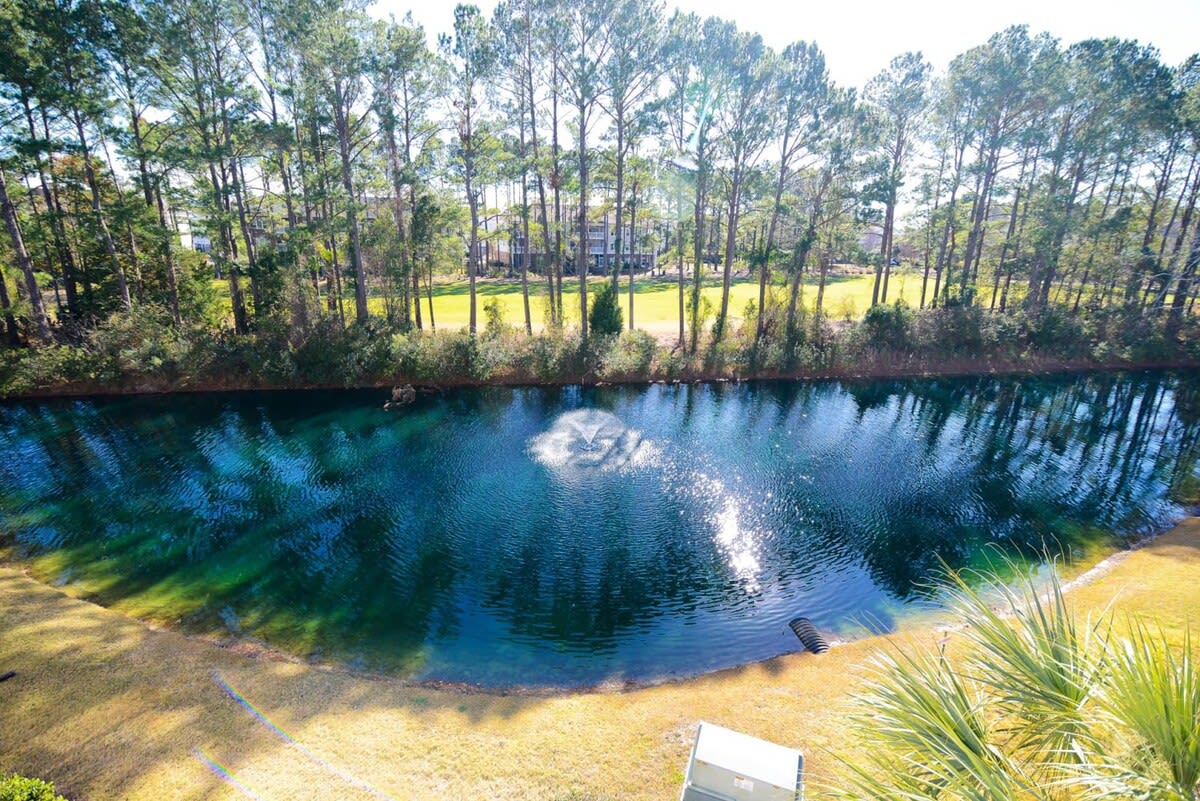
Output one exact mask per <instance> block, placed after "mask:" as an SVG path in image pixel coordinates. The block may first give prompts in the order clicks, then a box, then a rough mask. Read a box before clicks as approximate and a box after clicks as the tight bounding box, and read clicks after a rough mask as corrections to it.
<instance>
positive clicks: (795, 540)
mask: <svg viewBox="0 0 1200 801" xmlns="http://www.w3.org/2000/svg"><path fill="white" fill-rule="evenodd" d="M383 400H384V398H381V397H380V394H379V393H378V392H366V391H363V392H308V393H285V392H281V393H261V394H257V393H234V394H213V395H186V396H164V397H132V398H113V399H103V400H60V401H28V402H12V403H0V452H3V453H4V454H6V455H7V457H8V458H6V459H4V460H0V540H3V542H4V543H6V544H10V545H12V546H13V547H12V548H11V552H12V553H14V554H15V555H16V556H17V557H18V558H22V559H24V560H26V562H27V563H28V565H29V567H30V569H31V571H32V573H33V574H34V575H35V576H37V577H38V578H40V579H42V580H44V581H47V582H50V583H53V584H56V585H59V586H70V587H72V588H73V589H74V591H76V592H78V593H84V594H88V595H89V596H91V597H93V598H95V599H96V600H98V601H99V602H101V603H104V604H109V605H113V606H115V607H117V608H118V609H120V610H122V611H124V612H127V613H129V614H133V615H137V616H140V617H143V618H146V619H150V620H154V621H160V622H164V623H168V624H171V625H176V626H179V627H181V628H183V629H185V630H187V631H195V632H202V633H206V634H214V635H216V636H220V637H240V638H254V639H255V640H258V641H262V642H265V643H267V644H269V645H272V646H275V647H278V648H280V649H284V650H287V651H289V652H291V653H294V654H296V655H298V656H301V657H303V658H306V659H309V660H312V661H314V662H333V663H337V664H343V665H347V666H350V667H352V668H362V669H367V670H372V671H381V672H387V673H392V674H396V675H401V676H405V677H411V678H416V679H434V680H439V681H449V682H466V683H471V684H478V685H485V686H513V685H553V686H578V685H584V684H593V683H596V682H601V681H609V680H613V681H623V680H629V679H633V680H649V679H658V678H664V677H671V676H680V675H687V674H694V673H699V672H703V671H708V670H714V669H718V668H723V667H729V666H733V665H738V664H743V663H746V662H750V661H754V660H759V659H765V658H767V657H771V656H774V655H777V654H780V653H784V652H787V651H792V650H796V649H797V648H798V647H799V644H798V642H797V641H796V639H795V637H794V636H793V635H791V633H790V632H789V631H788V630H787V625H786V624H787V621H788V620H790V619H791V618H793V617H795V616H797V615H802V616H804V617H808V618H809V619H811V620H812V621H813V622H814V624H815V625H816V626H817V627H818V628H820V629H821V630H822V631H823V632H825V633H826V634H827V635H830V636H834V637H854V636H859V635H861V634H864V633H866V632H887V631H891V630H893V629H895V628H896V627H897V626H901V625H904V623H905V621H906V620H908V619H911V618H912V616H913V615H916V614H923V613H924V612H925V611H926V610H928V609H931V608H934V607H935V606H936V602H937V598H936V596H935V595H933V594H931V592H930V591H929V589H928V588H929V586H930V584H931V582H933V581H934V580H935V579H936V577H937V575H938V571H939V570H941V567H942V565H943V563H945V564H949V565H950V566H952V567H983V566H986V565H988V564H989V563H993V562H995V557H996V556H997V555H998V554H1006V555H1009V556H1012V557H1015V558H1016V559H1017V560H1018V562H1019V563H1020V564H1025V565H1028V566H1029V567H1031V568H1034V569H1039V568H1038V564H1039V561H1040V559H1041V557H1042V555H1043V553H1044V550H1045V549H1046V548H1050V549H1052V550H1054V551H1058V550H1061V551H1063V552H1065V554H1066V555H1067V556H1068V557H1071V556H1081V555H1085V554H1088V553H1095V551H1096V550H1097V549H1102V548H1105V547H1112V546H1113V545H1115V544H1117V543H1119V542H1120V541H1121V540H1122V539H1123V538H1128V537H1133V536H1137V535H1138V534H1139V533H1140V532H1144V531H1146V530H1148V529H1153V528H1156V527H1160V526H1162V525H1164V524H1165V523H1167V522H1169V521H1170V520H1172V519H1173V518H1174V517H1176V516H1177V515H1179V514H1180V513H1181V508H1180V507H1179V506H1178V505H1177V504H1176V503H1175V502H1174V501H1172V500H1171V493H1172V492H1173V490H1174V488H1177V487H1181V486H1188V485H1190V484H1191V483H1192V482H1194V481H1195V480H1196V471H1197V459H1198V458H1200V378H1198V377H1197V376H1194V375H1190V374H1180V375H1173V374H1170V373H1162V372H1147V373H1138V374H1130V375H1124V374H1116V373H1098V374H1090V375H1072V376H1059V377H1046V378H1020V379H1017V378H959V379H940V380H939V379H929V380H913V381H861V382H845V383H837V382H809V383H796V382H793V383H785V382H777V383H772V382H764V383H748V384H726V385H667V386H664V385H653V386H644V387H587V388H584V387H561V388H484V389H471V390H459V391H453V392H446V393H444V394H439V395H436V396H423V397H421V398H420V399H418V401H417V402H416V403H414V404H412V405H411V406H407V407H405V408H404V409H403V410H402V411H398V412H387V411H384V410H383V409H382V408H381V405H382V401H383Z"/></svg>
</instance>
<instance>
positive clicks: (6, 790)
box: [0, 773, 67, 801]
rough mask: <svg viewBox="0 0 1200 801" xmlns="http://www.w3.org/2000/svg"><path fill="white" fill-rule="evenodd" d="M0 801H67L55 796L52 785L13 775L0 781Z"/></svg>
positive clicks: (39, 780)
mask: <svg viewBox="0 0 1200 801" xmlns="http://www.w3.org/2000/svg"><path fill="white" fill-rule="evenodd" d="M0 801H67V799H65V798H63V797H62V796H61V795H55V793H54V785H53V784H51V783H50V782H44V781H42V780H41V779H27V778H25V777H24V776H18V775H16V774H15V773H14V774H13V775H11V776H8V777H6V778H4V779H0Z"/></svg>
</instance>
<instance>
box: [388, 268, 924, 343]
mask: <svg viewBox="0 0 1200 801" xmlns="http://www.w3.org/2000/svg"><path fill="white" fill-rule="evenodd" d="M604 280H605V279H603V278H593V279H591V280H590V282H589V297H590V296H591V293H592V292H594V291H595V290H596V289H597V288H598V287H599V286H600V284H601V283H602V282H603V281H604ZM628 281H629V279H628V277H627V276H623V277H622V279H621V310H622V313H623V314H625V315H626V324H628V313H629V284H628ZM873 281H874V278H873V276H870V275H865V274H863V275H859V274H854V275H832V276H829V278H828V279H827V280H826V285H825V297H824V301H823V306H824V308H825V311H826V313H828V314H830V315H832V316H834V317H836V318H839V319H842V318H857V317H860V316H862V314H863V313H864V312H865V311H866V309H867V307H868V306H870V304H871V288H872V284H873ZM635 288H636V292H635V296H634V323H635V324H636V327H638V328H642V329H644V330H646V331H649V332H651V333H655V334H659V333H664V332H670V331H675V330H678V326H679V289H678V284H677V283H676V280H675V279H674V278H652V279H651V278H641V277H639V278H638V279H637V281H636V283H635ZM529 290H530V291H529V307H530V308H529V310H530V317H531V319H532V321H533V325H534V328H535V329H537V328H539V327H540V326H541V325H542V323H543V322H544V320H545V315H546V311H545V309H546V296H547V294H548V287H547V286H546V284H545V282H543V281H542V279H541V278H540V277H538V278H537V279H536V280H535V279H534V277H533V276H531V277H530V287H529ZM685 291H686V293H689V294H687V297H689V298H690V292H691V284H690V283H689V284H688V285H687V288H686V290H685ZM772 291H773V292H775V293H776V294H777V296H778V297H779V298H784V297H786V294H785V293H786V289H785V287H783V286H782V285H779V284H776V285H773V287H772ZM476 292H477V295H478V298H477V303H478V312H477V313H478V316H479V321H478V324H479V325H480V326H482V325H483V324H484V315H483V305H484V304H485V303H487V302H488V301H489V300H492V299H493V298H494V299H497V300H499V301H500V303H501V308H502V310H503V312H502V314H503V319H504V322H505V323H507V324H509V325H516V326H521V325H524V321H525V312H524V308H523V304H522V300H521V284H520V282H519V281H507V280H490V279H489V280H486V281H480V282H479V283H478V285H477V289H476ZM563 295H564V299H563V300H564V306H565V307H566V310H567V321H568V323H572V322H578V320H579V282H578V280H577V279H575V278H574V277H571V276H568V277H565V278H564V279H563ZM888 295H889V298H888V299H889V301H890V300H894V299H896V298H900V297H903V298H904V300H905V301H906V302H908V303H910V304H912V305H916V304H917V302H918V301H919V300H920V296H921V278H920V276H919V275H917V274H916V273H912V272H909V271H904V272H902V273H900V274H899V275H894V276H893V277H892V282H891V284H890V286H889V290H888ZM729 296H730V297H729V309H730V317H731V319H732V320H735V321H740V320H741V319H742V317H743V316H744V312H745V310H746V304H747V303H749V302H750V301H754V302H755V303H757V302H758V280H757V279H756V278H741V279H738V280H736V281H734V282H733V285H732V287H731V288H730V292H729ZM816 296H817V289H816V282H815V279H814V280H813V281H810V282H806V284H805V285H804V294H803V301H804V303H805V305H806V306H807V307H808V308H810V309H811V308H813V307H814V306H815V304H816ZM702 297H703V298H704V299H705V300H707V301H708V302H709V304H711V306H710V308H711V312H712V316H715V314H716V312H717V311H718V310H719V309H720V306H721V279H720V275H719V274H715V273H710V274H708V275H706V276H705V279H704V289H703V295H702ZM371 307H372V308H371V310H372V311H376V312H379V313H382V311H383V300H382V298H372V299H371ZM428 308H429V301H428V299H425V300H423V302H422V313H423V314H426V318H427V312H428ZM433 312H434V321H435V322H436V324H437V326H438V327H439V328H461V327H463V326H465V325H467V323H468V321H469V320H470V294H469V291H468V288H467V282H466V281H454V282H448V283H442V284H438V285H437V286H435V287H434V293H433ZM710 320H711V317H710Z"/></svg>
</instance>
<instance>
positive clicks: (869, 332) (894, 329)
mask: <svg viewBox="0 0 1200 801" xmlns="http://www.w3.org/2000/svg"><path fill="white" fill-rule="evenodd" d="M912 319H913V312H912V309H910V308H909V307H908V306H907V305H905V303H904V301H901V300H898V301H896V302H895V303H894V304H893V305H891V306H885V305H883V304H879V305H876V306H872V307H871V308H870V309H868V310H867V315H866V316H865V317H864V318H863V322H862V326H863V330H864V331H865V332H866V337H867V344H868V345H872V346H874V347H877V348H890V349H900V348H904V347H907V345H908V344H909V326H910V325H911V324H912Z"/></svg>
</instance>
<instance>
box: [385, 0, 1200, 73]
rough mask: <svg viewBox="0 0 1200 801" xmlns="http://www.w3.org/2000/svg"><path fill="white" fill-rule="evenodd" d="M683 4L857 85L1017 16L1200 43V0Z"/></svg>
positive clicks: (446, 19)
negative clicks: (809, 49)
mask: <svg viewBox="0 0 1200 801" xmlns="http://www.w3.org/2000/svg"><path fill="white" fill-rule="evenodd" d="M563 1H564V2H569V0H563ZM477 5H479V6H480V7H481V8H482V9H483V10H484V11H485V12H487V13H489V14H490V13H491V10H492V8H493V7H494V5H495V2H494V0H479V1H478V2H477ZM454 6H455V0H376V3H375V6H374V8H373V9H372V10H373V13H375V14H376V15H378V16H381V17H386V16H387V15H388V14H394V15H395V16H396V17H398V18H399V17H402V16H403V15H404V14H405V12H407V11H409V10H412V12H413V16H414V18H415V19H416V20H417V21H418V22H419V23H421V24H422V25H424V26H425V29H426V31H428V32H430V33H431V34H436V33H438V32H445V31H449V29H450V27H451V25H452V23H453V17H454V13H453V12H454ZM677 6H678V7H680V8H682V9H683V10H684V11H695V12H696V13H698V14H700V15H701V16H710V15H717V16H723V17H726V18H729V19H732V20H734V21H735V22H737V24H738V26H739V27H740V28H743V29H746V30H753V31H756V32H758V33H761V34H762V35H763V38H764V39H765V40H766V41H767V43H768V44H770V45H771V46H773V47H776V48H782V47H783V46H784V45H786V44H788V43H789V42H791V41H795V40H797V39H805V40H814V39H815V40H816V42H817V44H818V45H820V47H821V49H822V50H823V51H824V52H825V56H826V61H827V63H828V65H829V71H830V74H831V76H832V77H833V79H834V80H835V81H837V82H838V83H840V84H843V85H847V84H848V85H852V86H858V87H861V86H862V85H863V84H865V83H866V81H867V80H869V79H870V78H871V76H872V75H874V74H875V73H877V72H879V70H881V69H882V68H883V67H884V66H886V65H887V63H888V61H890V60H891V58H892V57H893V56H895V55H897V54H898V53H901V52H904V51H906V50H920V51H922V52H923V53H924V54H925V56H926V58H928V59H929V60H930V61H931V62H932V63H933V65H934V67H935V68H937V69H938V70H942V69H944V68H945V67H946V65H947V64H948V63H949V61H950V59H951V58H953V57H954V56H955V55H957V54H958V53H961V52H962V51H963V50H966V49H967V48H969V47H972V46H974V45H977V44H980V43H982V42H983V41H985V40H986V39H987V37H988V36H989V35H991V34H992V33H995V32H996V31H998V30H1001V29H1003V28H1006V27H1008V26H1009V25H1015V24H1028V25H1029V26H1030V29H1031V30H1032V31H1034V32H1039V31H1048V32H1049V33H1051V34H1052V35H1054V36H1057V37H1059V38H1060V39H1062V40H1063V41H1064V42H1073V41H1077V40H1079V39H1086V38H1089V37H1107V36H1118V37H1121V38H1130V39H1137V40H1139V41H1141V42H1144V43H1150V44H1153V45H1155V46H1156V47H1158V48H1159V50H1160V51H1161V52H1162V55H1163V59H1164V60H1165V61H1166V62H1167V63H1168V64H1172V65H1174V64H1178V63H1180V62H1182V61H1183V60H1184V59H1185V58H1187V56H1189V55H1190V54H1191V53H1193V52H1197V51H1200V35H1198V34H1200V0H1138V1H1137V2H1128V1H1126V2H1112V1H1111V0H1096V1H1095V2H1060V1H1059V0H1005V1H1004V2H994V1H993V2H963V0H909V1H908V2H905V1H904V0H855V1H854V2H848V1H847V0H821V1H820V2H814V1H813V0H783V1H781V0H735V1H734V2H730V0H676V2H668V3H667V5H666V7H667V9H668V10H671V9H674V8H675V7H677Z"/></svg>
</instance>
